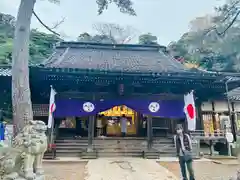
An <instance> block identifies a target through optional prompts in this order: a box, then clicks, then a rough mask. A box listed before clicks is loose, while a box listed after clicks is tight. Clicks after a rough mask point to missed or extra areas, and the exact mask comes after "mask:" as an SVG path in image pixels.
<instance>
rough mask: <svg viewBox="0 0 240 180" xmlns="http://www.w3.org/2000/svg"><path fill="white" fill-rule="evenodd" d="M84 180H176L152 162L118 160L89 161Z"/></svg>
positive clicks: (134, 159)
mask: <svg viewBox="0 0 240 180" xmlns="http://www.w3.org/2000/svg"><path fill="white" fill-rule="evenodd" d="M86 170H87V172H86V173H87V174H88V175H87V176H86V179H85V180H177V178H176V177H175V176H174V175H173V174H172V173H171V172H169V171H168V170H167V169H166V168H163V167H162V166H159V165H158V164H157V163H156V161H154V160H145V159H140V158H118V159H97V160H91V161H89V162H88V164H87V165H86Z"/></svg>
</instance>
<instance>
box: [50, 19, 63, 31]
mask: <svg viewBox="0 0 240 180" xmlns="http://www.w3.org/2000/svg"><path fill="white" fill-rule="evenodd" d="M64 21H65V17H63V18H62V19H61V20H60V21H58V22H56V23H55V25H54V26H53V27H51V29H56V28H58V27H59V26H60V25H61V24H62V23H64Z"/></svg>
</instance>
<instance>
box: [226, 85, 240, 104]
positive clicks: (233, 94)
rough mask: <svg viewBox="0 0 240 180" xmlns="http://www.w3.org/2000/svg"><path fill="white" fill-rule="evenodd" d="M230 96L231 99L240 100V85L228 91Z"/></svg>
mask: <svg viewBox="0 0 240 180" xmlns="http://www.w3.org/2000/svg"><path fill="white" fill-rule="evenodd" d="M228 97H229V99H231V100H235V101H240V87H238V88H235V89H233V90H231V91H229V92H228Z"/></svg>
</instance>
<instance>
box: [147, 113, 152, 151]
mask: <svg viewBox="0 0 240 180" xmlns="http://www.w3.org/2000/svg"><path fill="white" fill-rule="evenodd" d="M152 138H153V137H152V116H147V143H148V150H150V149H151V148H152Z"/></svg>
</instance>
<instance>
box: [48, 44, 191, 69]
mask: <svg viewBox="0 0 240 180" xmlns="http://www.w3.org/2000/svg"><path fill="white" fill-rule="evenodd" d="M161 48H163V47H161V46H143V45H113V44H97V43H90V44H89V43H88V44H87V43H69V42H63V43H61V44H60V46H58V47H56V51H55V53H54V54H53V55H52V56H51V57H50V58H49V59H48V60H47V61H46V62H44V63H43V65H44V66H45V67H54V68H79V69H89V70H90V69H91V70H103V71H122V72H188V69H187V68H186V67H184V66H183V65H182V64H181V63H180V62H178V61H176V60H175V59H173V58H172V57H170V56H168V55H166V54H165V53H164V52H163V49H162V50H161Z"/></svg>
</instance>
